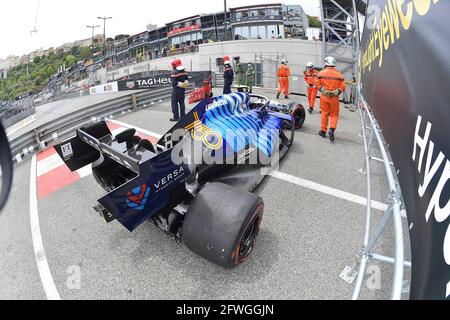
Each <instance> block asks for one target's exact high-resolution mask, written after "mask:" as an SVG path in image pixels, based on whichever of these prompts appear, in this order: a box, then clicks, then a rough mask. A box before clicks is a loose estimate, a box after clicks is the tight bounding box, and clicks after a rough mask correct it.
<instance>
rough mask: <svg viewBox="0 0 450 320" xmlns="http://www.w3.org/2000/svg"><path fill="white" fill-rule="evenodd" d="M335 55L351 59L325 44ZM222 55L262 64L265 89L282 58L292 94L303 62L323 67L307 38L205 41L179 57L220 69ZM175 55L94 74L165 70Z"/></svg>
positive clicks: (316, 45) (200, 67)
mask: <svg viewBox="0 0 450 320" xmlns="http://www.w3.org/2000/svg"><path fill="white" fill-rule="evenodd" d="M333 48H334V49H335V50H334V51H333V54H334V56H335V57H336V58H339V57H341V58H342V57H344V58H350V57H351V55H350V50H349V49H348V48H345V47H342V46H336V45H334V44H328V45H327V50H333ZM224 55H228V56H230V57H233V56H240V57H241V62H243V63H250V62H251V63H255V62H257V63H263V64H264V66H263V69H264V74H263V85H264V87H266V88H275V87H277V83H276V69H277V67H278V66H279V64H280V59H281V58H282V57H284V58H286V59H287V60H288V61H289V66H290V67H291V70H292V75H293V76H292V78H291V83H290V87H291V91H293V92H295V93H302V94H304V93H305V92H306V89H305V86H304V81H303V71H304V70H305V66H306V63H307V62H309V61H311V62H314V63H315V64H316V66H322V43H321V42H315V41H308V40H297V39H295V40H294V39H292V40H287V39H267V40H257V39H255V40H241V41H227V42H216V43H207V44H203V45H200V48H199V52H198V53H192V54H184V55H180V56H178V57H179V58H180V59H181V60H182V61H183V64H184V66H185V67H186V69H187V70H188V71H207V70H211V71H213V72H219V67H218V66H216V59H217V58H222V57H223V56H224ZM174 58H175V57H173V56H172V57H165V58H160V59H156V60H150V61H146V62H142V63H139V64H136V65H132V66H128V67H123V68H120V69H118V70H115V71H110V72H107V71H106V69H102V70H99V71H97V73H96V77H97V78H98V79H100V80H101V82H102V83H104V82H106V81H107V80H108V81H113V80H117V79H120V78H122V77H125V76H128V75H130V74H134V73H139V72H145V71H150V70H167V69H169V68H170V62H171V61H172V60H173V59H174ZM348 66H349V64H348V63H344V62H342V63H339V64H338V69H340V70H343V69H345V68H346V67H348ZM345 76H346V79H349V80H350V79H351V71H348V72H347V73H346V74H345Z"/></svg>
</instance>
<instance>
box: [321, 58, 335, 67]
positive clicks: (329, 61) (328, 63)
mask: <svg viewBox="0 0 450 320" xmlns="http://www.w3.org/2000/svg"><path fill="white" fill-rule="evenodd" d="M324 62H325V67H336V59H335V58H333V57H331V56H330V57H326V58H325V61H324Z"/></svg>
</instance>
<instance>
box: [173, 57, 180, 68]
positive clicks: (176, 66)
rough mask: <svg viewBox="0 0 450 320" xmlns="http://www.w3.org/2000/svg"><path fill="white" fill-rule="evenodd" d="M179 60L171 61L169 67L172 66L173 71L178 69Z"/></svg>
mask: <svg viewBox="0 0 450 320" xmlns="http://www.w3.org/2000/svg"><path fill="white" fill-rule="evenodd" d="M181 64H182V63H181V60H180V59H175V60H173V61H172V62H171V65H172V68H174V69H176V68H178V67H179V66H181Z"/></svg>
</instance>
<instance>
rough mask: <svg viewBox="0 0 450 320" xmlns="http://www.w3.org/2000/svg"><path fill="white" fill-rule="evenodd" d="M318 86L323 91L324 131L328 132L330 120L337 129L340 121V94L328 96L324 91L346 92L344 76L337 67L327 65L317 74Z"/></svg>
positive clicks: (321, 100)
mask: <svg viewBox="0 0 450 320" xmlns="http://www.w3.org/2000/svg"><path fill="white" fill-rule="evenodd" d="M316 86H317V88H318V89H319V90H320V91H321V92H322V95H321V97H320V111H321V112H322V125H321V128H322V131H323V132H326V131H327V130H328V122H330V128H331V129H336V128H337V124H338V121H339V95H336V96H333V97H328V96H326V95H325V94H324V92H323V91H324V90H328V91H335V90H336V89H339V90H340V92H341V93H342V92H344V91H345V80H344V76H343V75H342V73H340V72H339V71H338V70H337V69H336V68H334V67H327V68H325V69H324V70H322V71H320V72H319V74H318V75H317V80H316Z"/></svg>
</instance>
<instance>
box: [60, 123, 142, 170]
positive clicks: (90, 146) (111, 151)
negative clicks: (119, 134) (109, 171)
mask: <svg viewBox="0 0 450 320" xmlns="http://www.w3.org/2000/svg"><path fill="white" fill-rule="evenodd" d="M122 149H124V150H123V151H126V149H125V148H124V147H123V146H121V144H119V143H117V142H115V141H114V137H113V136H112V133H111V131H110V130H109V128H108V126H107V125H106V122H104V121H101V122H98V123H95V124H93V125H90V126H86V127H82V128H80V129H78V130H77V135H76V136H75V137H73V138H71V139H69V140H67V141H65V142H62V143H60V144H58V145H56V146H55V150H56V152H57V153H58V154H59V156H60V157H61V159H63V161H64V163H65V164H66V165H67V167H68V168H69V169H70V170H71V171H76V170H78V169H81V168H83V167H85V166H87V165H89V164H91V163H93V162H95V161H97V160H98V159H99V158H100V153H102V154H104V155H106V156H108V157H109V158H111V159H112V160H114V161H116V162H118V163H119V164H121V165H123V166H125V167H126V168H128V169H130V170H132V171H134V172H136V173H139V160H138V159H135V158H133V157H131V156H129V155H128V154H127V153H126V152H121V151H122Z"/></svg>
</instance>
